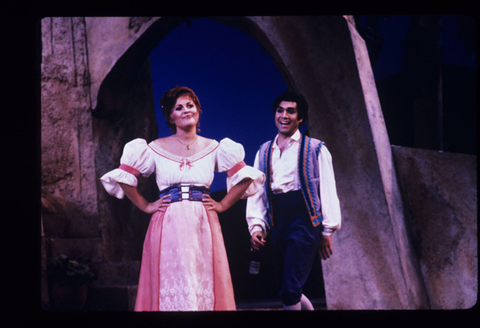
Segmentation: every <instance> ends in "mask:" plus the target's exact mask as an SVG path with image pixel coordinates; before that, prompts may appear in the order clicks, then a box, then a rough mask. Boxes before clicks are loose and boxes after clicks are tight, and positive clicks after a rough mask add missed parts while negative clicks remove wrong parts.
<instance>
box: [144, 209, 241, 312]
mask: <svg viewBox="0 0 480 328" xmlns="http://www.w3.org/2000/svg"><path fill="white" fill-rule="evenodd" d="M235 309H236V307H235V299H234V294H233V287H232V281H231V276H230V269H229V266H228V259H227V254H226V251H225V245H224V242H223V236H222V231H221V227H220V223H219V221H218V216H217V213H216V212H215V211H207V210H206V209H205V207H204V206H203V204H202V203H201V202H195V201H192V202H190V201H183V202H177V203H172V204H171V205H170V206H169V207H168V208H166V210H164V211H159V212H156V213H155V214H153V215H152V219H151V221H150V225H149V227H148V230H147V234H146V236H145V241H144V245H143V255H142V264H141V269H140V279H139V283H138V292H137V300H136V303H135V311H233V310H235Z"/></svg>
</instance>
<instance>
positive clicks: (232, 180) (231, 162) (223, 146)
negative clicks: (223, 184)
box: [215, 138, 265, 198]
mask: <svg viewBox="0 0 480 328" xmlns="http://www.w3.org/2000/svg"><path fill="white" fill-rule="evenodd" d="M244 158H245V150H244V149H243V146H242V145H241V144H239V143H237V142H234V141H232V140H231V139H229V138H225V139H223V140H222V141H220V145H219V147H218V150H217V158H216V167H215V170H216V171H217V172H225V173H226V174H227V192H228V191H230V189H231V188H232V186H235V185H236V184H238V183H239V182H240V181H242V180H243V179H245V178H250V179H252V180H253V182H252V183H251V184H250V186H249V187H248V189H247V191H246V192H245V194H243V196H242V198H247V197H249V196H251V195H253V194H255V193H256V192H257V191H258V190H259V189H260V188H262V187H263V182H264V180H265V175H264V174H263V172H261V171H259V170H257V169H255V168H253V167H251V166H248V165H246V164H245V162H244V161H243V160H244Z"/></svg>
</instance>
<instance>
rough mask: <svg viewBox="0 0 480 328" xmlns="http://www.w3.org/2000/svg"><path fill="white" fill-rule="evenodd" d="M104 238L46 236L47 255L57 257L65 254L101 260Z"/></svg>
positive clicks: (96, 260) (94, 260)
mask: <svg viewBox="0 0 480 328" xmlns="http://www.w3.org/2000/svg"><path fill="white" fill-rule="evenodd" d="M102 243H103V239H102V238H45V247H46V256H47V257H51V258H55V257H56V256H58V255H60V254H65V255H67V256H68V257H70V258H78V257H81V258H83V259H84V260H89V261H92V262H99V261H101V254H102Z"/></svg>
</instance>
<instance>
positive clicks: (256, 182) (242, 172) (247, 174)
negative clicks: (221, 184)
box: [227, 162, 265, 198]
mask: <svg viewBox="0 0 480 328" xmlns="http://www.w3.org/2000/svg"><path fill="white" fill-rule="evenodd" d="M241 163H243V162H241ZM244 164H245V163H243V165H242V166H243V167H242V168H241V169H239V170H238V171H237V172H235V173H234V174H232V175H228V173H227V192H228V191H230V189H231V188H232V187H233V186H235V185H237V184H238V183H239V182H240V181H242V180H243V179H252V180H253V181H252V183H251V184H250V186H248V189H247V191H245V193H244V194H243V196H242V198H247V197H250V196H252V195H254V194H255V193H256V192H257V191H258V190H260V188H263V182H264V181H265V175H264V174H263V172H261V171H259V170H257V169H255V168H253V167H251V166H248V165H244ZM229 171H230V170H229Z"/></svg>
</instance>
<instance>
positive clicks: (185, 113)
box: [170, 96, 199, 129]
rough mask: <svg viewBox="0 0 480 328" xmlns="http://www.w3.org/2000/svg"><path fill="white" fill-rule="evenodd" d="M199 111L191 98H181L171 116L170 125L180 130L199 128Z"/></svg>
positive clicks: (178, 99)
mask: <svg viewBox="0 0 480 328" xmlns="http://www.w3.org/2000/svg"><path fill="white" fill-rule="evenodd" d="M198 119H199V111H198V109H197V106H196V105H195V103H194V102H193V100H192V99H191V98H190V97H189V96H180V97H178V98H177V102H176V103H175V106H173V109H172V113H171V114H170V123H171V124H175V125H176V127H177V129H178V128H180V129H181V128H188V127H191V126H195V127H196V126H197V123H198Z"/></svg>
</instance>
